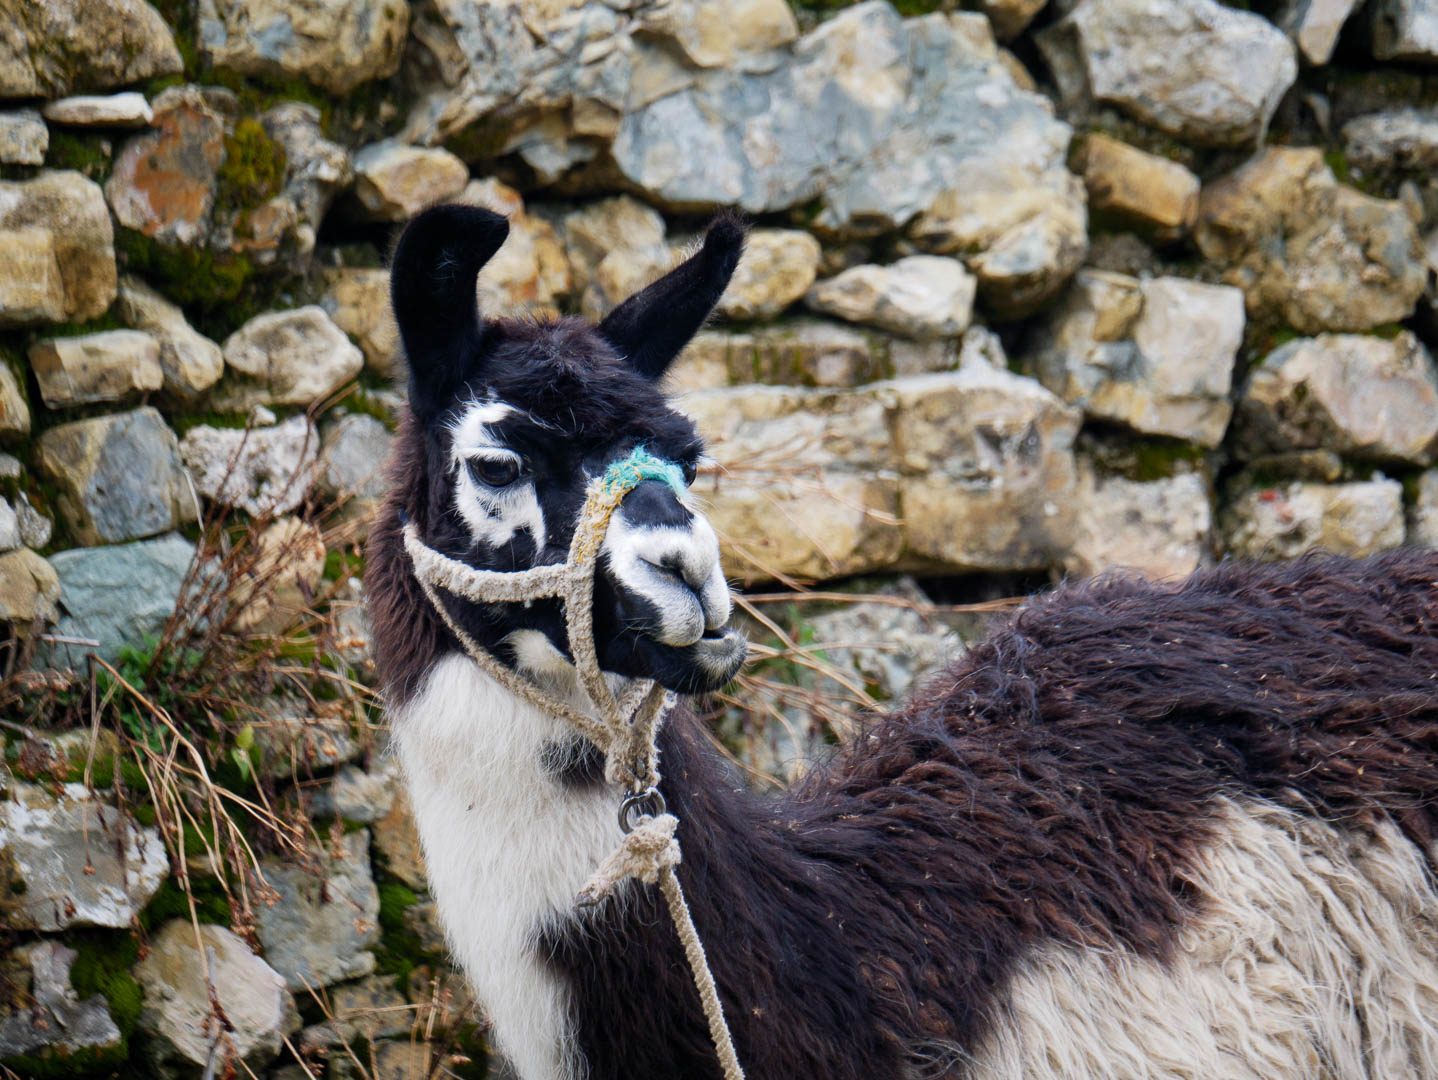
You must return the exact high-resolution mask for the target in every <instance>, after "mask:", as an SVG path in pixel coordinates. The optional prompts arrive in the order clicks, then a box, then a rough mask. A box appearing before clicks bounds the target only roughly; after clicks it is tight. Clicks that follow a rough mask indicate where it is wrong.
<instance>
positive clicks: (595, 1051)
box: [544, 706, 885, 1080]
mask: <svg viewBox="0 0 1438 1080" xmlns="http://www.w3.org/2000/svg"><path fill="white" fill-rule="evenodd" d="M660 768H661V771H662V772H663V775H664V780H663V785H662V787H663V791H664V794H665V798H666V800H667V801H668V804H669V808H670V810H671V811H672V812H674V813H675V815H676V816H677V817H678V818H679V821H680V826H679V833H678V836H679V842H680V846H681V848H682V851H683V862H682V863H681V865H680V867H679V870H678V872H679V876H680V879H681V881H682V883H683V885H684V891H685V896H686V897H687V899H688V902H689V905H690V909H691V911H692V913H693V916H694V920H695V924H696V926H697V928H698V930H699V934H700V936H701V938H702V939H703V940H704V941H705V942H706V945H707V948H708V957H709V963H710V966H711V968H712V970H713V972H714V975H715V979H716V981H717V982H718V984H719V990H720V995H721V997H722V998H723V1001H724V1007H725V1012H726V1015H727V1017H728V1019H729V1023H730V1026H731V1029H732V1032H733V1035H734V1040H735V1045H736V1049H737V1050H738V1052H739V1057H740V1061H741V1063H742V1064H743V1065H744V1066H745V1068H746V1070H747V1071H748V1072H749V1073H750V1075H756V1076H769V1075H777V1074H776V1073H775V1072H774V1067H775V1066H776V1065H777V1064H778V1063H780V1062H783V1063H785V1065H789V1064H791V1063H794V1062H796V1061H797V1062H799V1063H800V1065H801V1066H802V1069H803V1072H802V1074H805V1075H824V1076H828V1077H841V1078H842V1077H850V1076H854V1077H855V1078H856V1080H857V1074H856V1073H855V1072H854V1068H855V1066H854V1063H855V1062H858V1061H867V1062H872V1061H874V1060H876V1059H882V1058H883V1057H884V1056H885V1051H884V1050H883V1048H881V1047H879V1046H878V1045H877V1044H878V1042H879V1035H878V1033H877V1032H876V1031H875V1030H874V1026H873V1023H872V1020H871V1018H870V1016H869V1011H868V1009H867V1007H866V1004H865V1003H866V1000H867V990H866V989H865V987H864V985H863V982H862V980H861V978H860V973H859V972H858V970H857V968H856V966H855V964H854V961H853V953H852V949H851V948H850V947H849V946H848V945H847V944H846V943H845V941H844V930H843V923H842V919H841V918H840V917H839V916H838V913H839V912H841V911H843V910H845V907H844V905H843V904H842V896H843V893H844V880H843V879H844V877H845V874H846V870H844V869H842V868H840V867H839V866H838V865H837V864H836V863H835V862H833V861H832V860H831V859H829V858H826V857H825V856H824V854H823V853H821V852H816V853H815V855H814V857H809V856H807V855H806V854H805V853H804V852H803V851H801V850H800V848H799V845H798V844H797V843H796V841H795V839H794V832H793V830H791V829H790V828H789V826H788V823H787V822H786V807H789V808H792V806H791V804H789V803H788V802H787V801H780V800H773V801H766V800H761V799H758V798H756V797H755V796H753V795H751V794H750V793H748V792H747V791H745V790H744V789H743V787H742V785H740V784H739V783H737V782H736V781H735V779H734V777H733V776H732V775H731V773H730V772H729V770H728V769H727V768H726V767H725V765H724V763H723V762H722V761H721V760H720V758H719V756H718V754H717V753H716V752H715V751H714V750H713V749H712V748H711V747H710V746H709V745H708V743H707V741H706V740H705V737H704V735H703V732H702V730H701V729H700V726H699V724H698V722H697V721H696V720H695V718H694V717H693V715H692V714H691V713H690V712H689V711H688V709H687V708H685V707H683V706H680V707H679V708H678V709H676V710H675V711H674V712H673V713H672V714H671V715H670V717H669V718H668V720H667V721H666V723H665V726H664V728H663V730H662V732H661V736H660ZM632 889H633V891H632V892H631V893H630V894H629V895H628V896H627V897H626V898H624V900H623V901H622V902H619V903H613V902H611V903H610V904H607V905H606V906H604V907H603V908H601V909H600V910H599V911H598V912H597V913H596V914H595V915H593V916H592V917H587V918H584V919H581V920H575V919H572V918H564V919H558V920H555V921H554V922H553V923H552V924H551V925H550V926H549V927H548V928H547V929H546V932H545V935H544V950H545V951H546V953H547V954H548V955H549V956H550V968H551V970H552V971H554V972H555V973H556V974H557V975H558V977H559V978H561V979H562V980H563V982H564V984H565V985H566V986H567V987H568V988H569V993H570V994H571V999H572V1003H573V1008H574V1033H575V1039H576V1044H577V1047H578V1049H579V1051H580V1053H581V1054H582V1056H583V1058H584V1059H585V1061H586V1063H587V1065H588V1068H589V1072H590V1075H591V1076H595V1077H604V1076H619V1075H623V1076H626V1077H634V1078H645V1077H656V1078H658V1077H674V1076H685V1077H697V1078H705V1077H718V1076H719V1071H718V1068H717V1065H716V1064H715V1061H714V1050H713V1047H712V1045H711V1043H710V1039H709V1033H708V1029H707V1027H706V1025H705V1021H704V1018H703V1015H702V1013H701V1011H700V1009H699V1003H698V997H697V994H696V992H695V990H694V987H693V983H692V981H691V976H690V973H689V968H688V966H687V964H686V963H685V961H684V957H683V952H682V949H681V947H680V945H679V942H678V939H677V937H676V935H675V930H674V927H673V924H672V923H671V921H670V919H669V916H668V913H667V910H665V908H664V903H663V899H662V897H661V896H660V895H659V891H658V889H657V887H655V886H640V885H638V884H637V883H636V884H635V885H633V886H632ZM741 988H742V989H741ZM816 988H822V991H821V992H819V993H816ZM785 1014H789V1015H787V1016H786V1015H785ZM774 1030H781V1031H782V1030H788V1031H793V1032H799V1031H807V1032H812V1031H830V1032H834V1033H836V1038H835V1043H834V1045H832V1046H821V1045H818V1044H815V1045H812V1046H808V1047H803V1048H801V1049H800V1050H799V1051H798V1052H797V1053H796V1050H795V1047H793V1046H784V1047H777V1046H773V1045H766V1044H765V1042H764V1039H763V1037H762V1036H761V1035H760V1034H759V1033H760V1032H761V1031H764V1032H768V1031H774ZM838 1033H842V1035H839V1034H838ZM856 1048H859V1049H861V1052H859V1053H857V1054H856V1053H855V1052H854V1051H855V1050H856Z"/></svg>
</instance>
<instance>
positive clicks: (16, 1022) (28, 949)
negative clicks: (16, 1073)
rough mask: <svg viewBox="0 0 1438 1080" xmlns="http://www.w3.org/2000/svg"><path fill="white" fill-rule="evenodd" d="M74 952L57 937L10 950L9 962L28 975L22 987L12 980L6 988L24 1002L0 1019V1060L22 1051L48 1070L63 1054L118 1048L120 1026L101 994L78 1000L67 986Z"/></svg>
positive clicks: (73, 960) (61, 1059)
mask: <svg viewBox="0 0 1438 1080" xmlns="http://www.w3.org/2000/svg"><path fill="white" fill-rule="evenodd" d="M78 956H79V953H77V952H76V951H75V950H74V949H70V948H66V947H65V946H64V945H62V944H60V942H58V941H37V942H33V943H32V944H29V945H23V946H21V947H20V948H19V949H16V950H15V952H14V953H12V954H11V959H12V960H13V961H15V962H18V964H19V965H22V966H23V968H28V969H29V970H28V971H27V972H25V973H24V974H26V975H28V976H29V978H28V980H25V981H26V982H28V986H19V987H17V986H14V985H13V984H12V985H10V986H7V988H6V989H7V991H8V992H9V994H13V995H14V996H15V998H17V999H20V998H23V999H28V1000H27V1001H25V1002H24V1004H23V1006H22V1007H20V1008H17V1009H16V1010H15V1011H13V1012H11V1013H10V1015H8V1016H4V1017H3V1018H0V1061H9V1060H11V1059H13V1058H17V1057H20V1056H22V1055H24V1056H25V1057H28V1058H29V1059H30V1060H32V1061H34V1060H36V1059H39V1060H41V1061H43V1062H44V1065H45V1066H49V1067H52V1068H53V1067H56V1066H60V1067H63V1064H64V1061H65V1059H66V1058H69V1057H71V1056H72V1055H76V1054H79V1053H81V1052H83V1051H88V1052H90V1053H95V1052H97V1051H98V1052H101V1053H103V1052H104V1051H109V1050H115V1051H118V1050H119V1049H120V1047H121V1038H120V1029H119V1028H118V1027H116V1026H115V1021H114V1020H113V1019H112V1018H111V1016H110V1007H109V1005H108V1004H107V1003H106V1001H105V998H104V996H103V995H101V994H92V995H91V996H90V997H88V998H86V999H85V1000H84V1001H81V1000H80V996H79V995H78V994H76V993H75V989H74V987H72V986H71V985H70V968H71V967H72V966H74V963H75V960H76V958H77V957H78ZM16 974H20V972H18V971H17V972H16ZM12 978H13V976H12V977H11V978H7V979H6V982H7V983H10V982H11V981H12ZM7 996H8V995H7ZM16 1003H17V1004H19V1002H16Z"/></svg>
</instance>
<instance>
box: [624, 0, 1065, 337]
mask: <svg viewBox="0 0 1438 1080" xmlns="http://www.w3.org/2000/svg"><path fill="white" fill-rule="evenodd" d="M1069 135H1070V130H1069V128H1068V126H1067V125H1066V124H1063V123H1061V122H1059V121H1058V120H1056V119H1054V116H1053V111H1052V108H1051V107H1050V106H1049V104H1048V103H1047V101H1045V100H1044V99H1043V98H1042V97H1041V96H1040V95H1038V94H1035V93H1031V92H1029V91H1027V90H1023V89H1020V88H1019V86H1018V85H1017V84H1016V83H1015V82H1014V80H1013V77H1012V75H1011V73H1010V71H1009V69H1008V68H1007V67H1006V66H1005V65H1004V64H1003V63H1002V62H1001V60H1000V58H999V53H998V49H997V47H996V45H995V44H994V40H993V36H992V32H991V31H990V29H989V25H988V22H987V20H985V19H984V18H983V17H982V16H979V15H976V14H955V15H948V16H943V15H931V16H927V17H924V18H920V19H911V20H903V19H900V18H899V17H898V15H897V14H896V13H895V11H894V10H893V8H892V7H890V6H889V5H888V4H887V3H883V2H881V0H871V2H869V3H863V4H859V5H857V6H855V7H852V8H849V9H847V10H845V11H842V12H840V13H839V14H838V15H837V16H835V17H834V18H833V19H830V20H829V21H827V22H825V23H823V24H822V25H821V26H819V28H818V29H816V30H814V31H813V32H812V33H810V34H809V35H807V36H806V37H804V38H803V39H802V40H800V41H799V42H798V43H797V44H796V45H795V46H794V47H793V50H792V52H791V53H789V54H786V55H784V56H783V58H782V62H778V64H777V66H776V67H774V68H773V70H771V71H767V72H763V73H760V74H748V73H745V72H742V71H737V70H735V71H725V70H721V71H706V72H703V73H702V74H700V75H698V76H697V77H696V78H695V80H694V82H693V85H692V86H689V87H687V88H685V89H682V90H679V91H678V92H675V93H670V94H667V95H665V96H662V97H659V98H658V99H657V100H655V101H653V102H651V103H649V104H646V105H644V106H643V107H642V108H637V109H635V110H633V111H631V112H629V113H627V114H626V115H625V116H624V118H623V120H622V122H621V124H620V127H619V133H618V135H617V136H616V138H615V140H614V147H613V154H614V159H615V162H616V163H617V165H618V167H619V169H620V171H621V172H622V173H623V174H624V176H625V177H626V178H627V179H628V180H629V181H630V182H632V183H634V184H636V185H638V186H639V187H640V188H642V189H643V190H644V191H646V192H648V193H649V194H651V195H652V196H654V197H655V198H657V199H659V200H661V201H663V202H665V203H667V204H669V205H671V206H675V207H680V208H688V207H710V206H717V205H737V206H739V207H741V208H742V209H744V210H747V211H751V212H755V213H762V212H768V211H774V210H781V209H785V208H788V207H791V206H796V205H799V204H802V203H806V202H809V201H810V200H817V205H818V214H817V217H816V218H815V225H816V226H817V227H818V228H820V229H826V230H832V231H839V232H853V231H860V232H878V231H883V230H890V229H896V228H900V227H902V226H904V225H906V224H908V223H910V222H914V229H915V235H916V237H917V238H918V239H919V240H920V242H921V243H923V244H924V245H926V246H927V247H929V248H930V249H931V250H934V251H937V252H939V253H958V252H962V253H965V255H966V259H967V261H968V262H969V265H970V269H972V270H973V271H974V272H975V273H976V274H977V275H978V277H979V281H980V287H981V290H982V291H983V292H984V294H985V296H986V297H991V300H990V302H991V303H994V304H996V305H1000V306H1003V307H1005V308H1006V309H1010V310H1014V311H1018V310H1026V309H1029V308H1031V307H1032V306H1034V305H1035V304H1037V303H1039V302H1041V301H1042V300H1043V299H1044V298H1046V297H1047V296H1049V295H1051V294H1052V293H1053V291H1054V290H1055V289H1057V288H1058V286H1059V285H1060V284H1062V282H1063V280H1064V279H1065V278H1066V277H1067V276H1068V275H1069V274H1071V273H1072V272H1073V270H1075V269H1076V268H1077V266H1078V264H1079V262H1080V261H1081V260H1082V257H1083V252H1084V249H1085V246H1086V237H1085V215H1084V209H1083V196H1082V190H1081V188H1080V186H1079V184H1078V183H1077V181H1076V180H1075V178H1074V177H1073V176H1072V175H1070V174H1069V172H1068V170H1067V169H1066V168H1065V167H1064V154H1065V152H1066V149H1067V146H1068V140H1069ZM921 215H922V216H921ZM916 218H918V219H919V220H917V221H915V219H916Z"/></svg>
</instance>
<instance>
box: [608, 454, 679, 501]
mask: <svg viewBox="0 0 1438 1080" xmlns="http://www.w3.org/2000/svg"><path fill="white" fill-rule="evenodd" d="M645 480H662V481H663V482H664V483H666V484H668V485H669V486H670V487H671V488H673V489H674V491H675V493H676V494H682V493H683V491H684V472H683V470H682V469H680V468H679V466H678V465H676V464H674V462H672V461H665V460H664V459H663V458H657V457H655V456H654V455H653V454H651V453H650V452H649V451H648V450H646V449H644V447H642V446H636V447H635V448H634V449H633V450H631V451H630V452H629V456H628V457H626V458H621V459H620V460H618V461H616V462H613V463H612V464H611V465H610V466H609V468H607V469H605V470H604V488H605V491H606V492H607V493H608V494H611V495H612V494H614V493H615V492H616V491H631V490H633V489H634V488H637V487H638V486H639V485H640V484H641V483H642V482H643V481H645Z"/></svg>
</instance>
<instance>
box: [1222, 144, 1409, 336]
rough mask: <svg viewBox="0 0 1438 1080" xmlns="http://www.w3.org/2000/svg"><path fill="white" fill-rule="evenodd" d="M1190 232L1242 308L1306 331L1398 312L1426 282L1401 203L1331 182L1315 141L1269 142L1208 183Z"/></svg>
mask: <svg viewBox="0 0 1438 1080" xmlns="http://www.w3.org/2000/svg"><path fill="white" fill-rule="evenodd" d="M1194 239H1195V240H1196V241H1197V242H1198V247H1199V250H1200V251H1201V252H1202V253H1203V254H1204V256H1205V257H1206V258H1208V259H1210V260H1212V261H1213V262H1215V263H1217V264H1218V265H1219V266H1220V267H1221V268H1223V271H1224V279H1225V280H1226V281H1228V282H1230V283H1231V284H1234V285H1237V286H1238V287H1239V288H1241V289H1243V292H1244V296H1245V297H1246V299H1247V303H1248V310H1249V314H1250V315H1254V316H1257V315H1264V316H1267V317H1269V318H1273V317H1277V318H1279V319H1281V320H1282V321H1283V322H1285V323H1287V324H1288V325H1289V326H1292V327H1293V328H1294V329H1296V330H1298V331H1299V332H1301V333H1305V334H1316V333H1322V332H1323V331H1325V330H1338V331H1355V330H1369V329H1372V328H1373V327H1375V326H1382V325H1383V324H1385V323H1391V322H1398V321H1400V320H1402V319H1405V318H1407V317H1408V316H1409V315H1410V314H1411V313H1412V311H1413V306H1414V304H1415V303H1416V302H1417V300H1418V297H1419V296H1421V295H1422V293H1423V288H1424V285H1425V283H1426V282H1427V269H1426V267H1425V266H1424V262H1423V251H1422V248H1421V246H1420V244H1419V242H1418V230H1417V228H1416V227H1415V226H1414V224H1413V219H1412V218H1411V217H1410V216H1409V213H1408V211H1407V209H1406V208H1405V207H1404V206H1403V204H1402V203H1401V202H1398V201H1396V200H1395V201H1390V200H1385V199H1375V198H1372V197H1370V196H1368V195H1363V194H1361V193H1360V192H1358V191H1355V190H1354V189H1353V188H1351V187H1348V186H1346V185H1343V184H1340V183H1338V181H1337V180H1336V179H1335V178H1334V176H1333V173H1332V172H1331V171H1330V170H1329V168H1328V166H1327V165H1326V164H1324V161H1323V151H1321V150H1319V149H1290V148H1287V147H1277V146H1275V147H1269V148H1268V149H1266V150H1264V151H1263V152H1261V153H1260V154H1258V155H1257V156H1256V157H1254V158H1253V159H1251V160H1250V161H1248V162H1247V163H1246V164H1244V165H1242V166H1241V167H1240V168H1238V169H1237V170H1235V171H1234V172H1232V173H1230V174H1229V175H1227V176H1225V177H1223V178H1222V179H1219V180H1217V181H1214V182H1213V183H1210V184H1208V185H1206V186H1205V187H1204V189H1203V193H1202V194H1201V195H1200V197H1199V211H1198V224H1197V226H1196V227H1195V229H1194Z"/></svg>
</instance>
